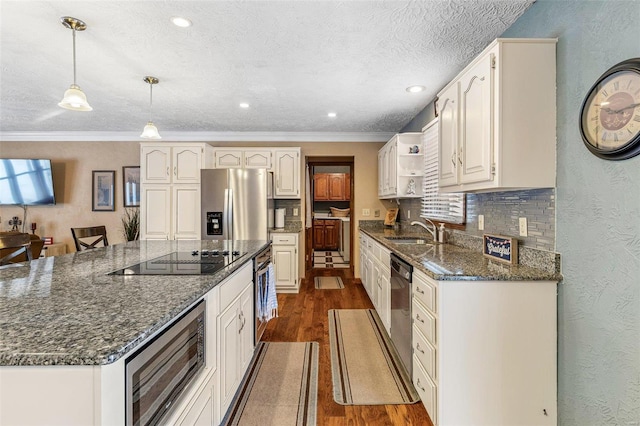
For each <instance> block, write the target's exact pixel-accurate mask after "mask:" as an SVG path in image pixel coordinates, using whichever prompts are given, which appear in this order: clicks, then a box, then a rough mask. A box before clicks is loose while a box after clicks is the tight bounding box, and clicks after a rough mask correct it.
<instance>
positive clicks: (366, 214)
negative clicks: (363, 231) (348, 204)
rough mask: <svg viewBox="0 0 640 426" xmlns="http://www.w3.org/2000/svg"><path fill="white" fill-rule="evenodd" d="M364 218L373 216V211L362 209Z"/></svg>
mask: <svg viewBox="0 0 640 426" xmlns="http://www.w3.org/2000/svg"><path fill="white" fill-rule="evenodd" d="M362 216H371V210H369V209H362Z"/></svg>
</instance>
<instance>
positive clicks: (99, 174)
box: [91, 170, 116, 212]
mask: <svg viewBox="0 0 640 426" xmlns="http://www.w3.org/2000/svg"><path fill="white" fill-rule="evenodd" d="M115 178H116V172H115V170H94V171H93V187H92V191H91V195H92V198H93V202H92V208H91V210H93V211H94V212H112V211H114V210H115V202H114V198H115V196H114V192H115V191H114V183H115Z"/></svg>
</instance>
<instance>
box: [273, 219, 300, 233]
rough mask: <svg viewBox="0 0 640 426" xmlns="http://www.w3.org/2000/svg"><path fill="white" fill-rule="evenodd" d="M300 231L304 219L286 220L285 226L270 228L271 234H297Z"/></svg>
mask: <svg viewBox="0 0 640 426" xmlns="http://www.w3.org/2000/svg"><path fill="white" fill-rule="evenodd" d="M300 231H302V221H300V220H294V221H285V222H284V228H272V229H269V233H270V234H278V233H286V234H296V233H298V232H300Z"/></svg>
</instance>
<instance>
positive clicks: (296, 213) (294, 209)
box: [293, 207, 298, 216]
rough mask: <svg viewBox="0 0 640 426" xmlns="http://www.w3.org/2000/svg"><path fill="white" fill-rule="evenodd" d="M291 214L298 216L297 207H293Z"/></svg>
mask: <svg viewBox="0 0 640 426" xmlns="http://www.w3.org/2000/svg"><path fill="white" fill-rule="evenodd" d="M293 215H294V216H298V209H297V208H296V207H294V208H293Z"/></svg>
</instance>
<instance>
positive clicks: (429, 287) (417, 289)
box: [412, 271, 438, 314]
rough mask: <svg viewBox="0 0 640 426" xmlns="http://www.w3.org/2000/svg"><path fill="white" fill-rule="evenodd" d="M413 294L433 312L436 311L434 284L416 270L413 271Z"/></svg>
mask: <svg viewBox="0 0 640 426" xmlns="http://www.w3.org/2000/svg"><path fill="white" fill-rule="evenodd" d="M412 285H413V295H414V297H415V298H416V299H418V300H419V301H420V302H422V304H423V305H424V306H426V307H427V309H429V310H430V311H431V312H433V313H434V314H435V313H437V312H438V310H437V306H436V285H435V283H432V282H431V280H430V279H429V278H428V277H426V276H424V275H422V274H421V273H420V272H418V271H414V272H413V284H412Z"/></svg>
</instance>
